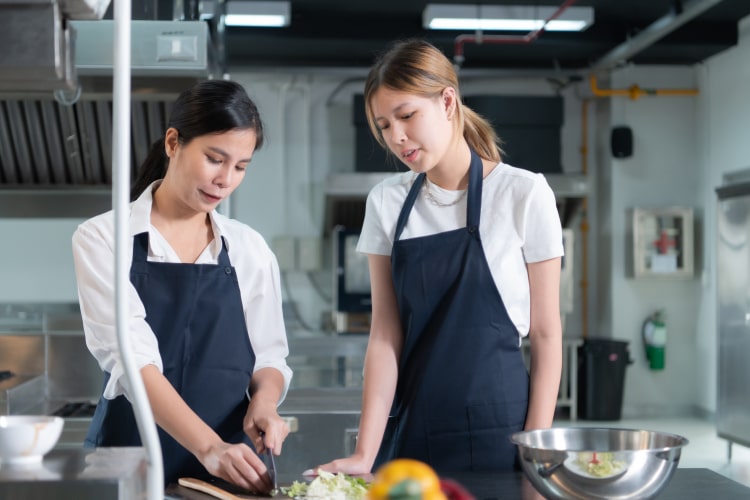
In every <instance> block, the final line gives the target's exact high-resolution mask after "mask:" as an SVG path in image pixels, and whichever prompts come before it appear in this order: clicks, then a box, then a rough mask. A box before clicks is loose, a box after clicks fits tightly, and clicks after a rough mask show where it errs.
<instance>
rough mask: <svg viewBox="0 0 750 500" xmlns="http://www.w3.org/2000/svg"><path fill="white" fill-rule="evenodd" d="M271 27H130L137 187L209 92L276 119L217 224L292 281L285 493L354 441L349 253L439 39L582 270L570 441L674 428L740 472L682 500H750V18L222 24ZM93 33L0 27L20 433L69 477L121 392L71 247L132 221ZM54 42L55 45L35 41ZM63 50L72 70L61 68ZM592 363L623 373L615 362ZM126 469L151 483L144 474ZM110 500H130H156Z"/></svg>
mask: <svg viewBox="0 0 750 500" xmlns="http://www.w3.org/2000/svg"><path fill="white" fill-rule="evenodd" d="M83 3H84V2H81V4H83ZM252 3H253V2H249V1H243V0H228V1H227V2H226V5H225V6H224V5H223V2H215V1H214V2H209V1H207V2H202V3H201V4H190V3H187V2H186V3H184V5H183V2H174V3H173V2H171V1H161V2H154V3H148V2H133V8H132V19H133V21H132V33H133V40H134V45H133V52H132V58H133V63H132V72H133V80H132V83H133V91H132V95H131V98H132V113H131V115H130V119H131V123H132V126H131V136H132V137H131V139H132V145H131V148H130V149H131V153H132V155H131V156H132V165H133V166H132V168H133V169H135V168H136V166H137V165H138V164H140V162H141V161H142V160H143V157H144V156H145V154H146V152H147V150H148V146H149V145H150V143H151V142H152V141H153V140H154V139H155V138H156V137H158V135H159V134H161V132H162V131H163V127H164V119H165V116H166V115H167V114H168V110H169V107H170V103H171V102H172V101H173V100H174V98H175V96H176V95H177V93H179V91H181V90H183V89H184V88H185V87H186V85H187V84H189V82H192V81H194V80H196V79H201V78H208V77H213V78H219V77H221V76H222V75H225V76H228V77H230V78H231V79H232V80H235V81H237V82H239V83H241V84H242V85H243V86H245V88H246V89H247V91H248V93H249V95H250V96H251V97H252V98H253V100H255V102H256V103H258V106H259V109H260V113H261V116H262V117H263V120H264V124H265V127H266V131H267V142H266V144H265V145H264V147H263V148H262V149H261V150H260V151H258V153H257V155H255V157H254V159H253V162H252V166H251V167H250V168H249V169H248V174H247V176H246V178H245V180H244V182H243V183H242V184H241V185H240V187H239V188H238V189H237V190H236V191H235V193H234V194H233V195H232V197H231V199H230V200H229V202H228V203H223V204H222V206H221V207H220V211H222V212H223V213H225V214H227V215H230V216H231V217H233V218H236V219H238V220H240V221H242V222H244V223H247V224H248V225H250V226H251V227H253V228H255V229H256V230H258V231H259V232H260V233H261V234H262V235H263V237H264V238H265V239H266V241H267V242H268V243H269V245H270V246H271V248H272V249H273V250H274V252H275V254H276V257H277V259H278V262H279V267H280V270H281V284H282V293H283V298H284V317H285V322H286V327H287V334H288V339H289V350H290V356H289V358H288V362H289V364H290V366H291V368H292V369H293V370H294V378H293V380H292V385H291V388H290V391H289V393H288V395H287V397H286V400H285V401H284V403H283V404H282V406H281V407H280V413H281V414H282V415H283V416H285V417H287V418H288V419H289V422H290V423H291V424H292V429H293V432H292V433H291V434H290V435H289V437H288V439H287V442H286V443H285V445H284V452H283V453H282V455H281V456H280V457H278V459H277V465H278V468H279V470H280V471H283V472H284V474H286V475H285V476H284V477H288V478H289V479H294V478H297V476H299V475H300V474H301V472H302V471H303V470H305V469H308V468H310V467H312V466H315V465H317V464H320V463H324V462H327V461H329V460H331V459H333V458H336V457H339V456H344V455H346V454H348V453H350V452H351V451H352V450H353V447H354V443H355V442H356V437H357V431H358V429H357V426H358V424H359V411H360V402H361V388H362V367H363V356H364V352H365V348H366V345H367V338H368V337H367V333H368V327H369V319H370V317H369V296H368V293H369V278H368V276H367V264H366V259H365V258H364V257H362V256H360V255H357V254H356V252H354V251H353V245H354V244H355V243H356V239H357V235H358V230H359V228H361V221H362V217H363V214H364V204H365V198H366V195H367V193H368V191H369V189H370V188H371V187H372V186H373V185H374V184H375V183H377V182H379V181H380V180H382V179H383V178H385V177H387V176H390V175H393V174H394V173H395V172H398V171H402V170H403V166H400V165H397V162H396V161H395V160H393V159H389V158H387V157H386V156H385V155H384V153H383V152H382V151H380V150H379V149H378V148H379V146H377V144H376V143H375V142H374V140H373V139H372V137H371V135H370V133H369V130H368V128H367V124H366V120H365V117H364V104H363V101H362V91H363V83H364V77H365V75H366V72H367V68H368V66H369V65H370V64H371V63H372V61H373V58H374V56H375V54H376V53H377V52H379V51H381V50H383V49H384V48H386V46H387V45H388V42H389V41H390V40H395V39H398V38H404V37H407V36H423V37H426V38H428V39H430V40H432V41H433V42H434V43H435V44H436V45H437V46H439V47H440V48H441V50H443V51H444V52H445V53H446V55H448V56H449V57H451V58H454V60H455V61H456V65H457V68H458V71H459V77H460V80H461V85H462V92H463V95H464V97H465V102H466V103H467V104H468V105H470V106H471V107H472V108H474V109H476V110H477V111H479V112H480V113H481V114H483V115H485V116H487V117H489V118H491V119H492V121H493V124H494V125H495V126H496V130H497V132H498V134H499V135H500V137H501V138H503V139H504V140H505V144H504V149H505V151H506V153H507V154H508V159H507V162H508V163H510V164H513V165H515V166H519V167H523V168H528V169H529V170H533V171H538V172H542V173H544V175H545V176H546V178H547V179H548V182H549V183H550V185H551V187H552V188H553V190H554V192H555V195H556V199H557V204H558V209H559V212H560V217H561V221H562V224H563V227H564V236H565V252H566V253H565V258H564V260H563V270H562V283H561V309H562V313H563V318H562V319H563V327H564V353H563V354H564V361H563V377H562V380H561V391H560V396H559V400H558V415H559V418H558V419H557V421H556V424H555V425H556V426H562V427H565V426H577V425H582V426H596V425H606V426H611V427H618V426H625V427H627V426H629V423H633V422H641V423H643V422H645V424H644V425H658V426H659V428H660V430H665V431H668V432H676V433H679V432H681V431H683V430H684V429H683V428H681V427H675V428H674V429H671V428H670V422H673V421H684V419H690V420H691V421H696V422H699V423H700V424H701V426H702V427H703V428H709V429H710V431H711V433H713V434H714V437H715V438H716V439H715V440H712V441H711V444H710V446H711V447H712V448H711V453H713V454H714V455H716V456H719V457H720V458H721V461H722V463H721V464H720V466H718V467H716V468H715V469H716V470H709V469H706V468H704V467H703V466H699V465H696V464H695V463H694V462H690V463H688V464H687V465H685V466H683V465H681V466H680V468H679V469H678V471H677V472H676V473H675V475H674V477H673V478H672V483H670V484H669V485H668V486H667V488H666V489H665V490H664V492H663V495H662V497H663V498H678V497H679V498H705V495H706V494H707V493H706V492H707V491H709V486H710V488H711V489H712V491H718V492H721V491H724V492H725V493H726V494H727V495H730V493H731V495H732V496H735V497H741V496H742V495H743V494H744V495H746V496H750V457H748V453H747V451H748V447H750V390H748V389H747V384H746V382H745V381H747V380H748V379H750V364H748V363H747V362H746V356H747V355H748V353H750V326H749V325H750V320H748V318H750V246H749V245H748V244H747V240H748V237H750V218H749V217H748V213H749V212H750V211H749V210H748V209H749V208H750V198H748V197H747V195H748V191H749V190H748V186H750V141H748V139H747V133H746V130H747V127H746V122H747V119H746V117H747V116H748V115H750V92H749V91H748V90H747V89H748V88H750V64H748V62H747V61H748V60H750V5H747V2H744V1H743V0H723V1H722V0H684V1H682V2H674V1H667V0H664V1H650V0H639V1H636V2H628V7H625V6H620V7H618V6H613V5H612V4H613V3H618V2H608V1H606V0H601V1H599V0H591V1H579V2H563V1H561V0H554V1H553V0H550V1H518V0H516V1H513V2H511V1H496V2H474V3H472V2H453V3H454V4H456V5H457V6H464V7H471V6H472V5H473V6H474V7H476V5H475V4H476V3H482V4H497V5H499V6H503V5H505V6H507V5H519V4H523V5H524V6H525V7H529V8H533V7H539V6H540V5H541V6H544V7H546V8H548V9H550V12H551V13H556V14H560V15H562V14H563V13H564V11H566V10H568V7H571V6H575V7H590V8H591V9H592V12H593V13H592V15H591V17H592V21H593V23H592V24H591V26H589V27H588V28H587V29H586V30H584V31H582V32H581V34H582V35H583V36H582V37H580V38H576V36H578V35H581V34H578V35H573V34H566V33H558V32H554V31H551V30H547V31H545V30H535V29H531V30H529V31H526V32H512V33H508V32H499V33H501V34H496V32H492V31H486V32H482V31H481V30H480V31H475V30H469V31H456V30H448V31H441V32H437V34H436V32H435V31H431V30H429V29H428V28H425V27H423V17H424V16H426V14H425V13H426V12H427V9H426V7H427V2H396V1H390V0H389V1H384V0H382V1H380V2H356V6H354V5H350V4H354V3H355V2H346V1H335V0H320V1H317V0H307V1H300V0H292V1H291V2H265V4H284V7H285V8H286V11H284V12H286V14H287V15H288V21H287V22H288V25H287V26H285V27H280V28H249V27H236V26H231V25H230V23H229V22H227V23H226V25H225V24H224V23H223V17H222V16H226V15H228V14H230V13H234V12H235V10H236V12H237V13H239V12H240V11H242V9H246V8H250V7H251V4H252ZM370 4H372V5H370ZM375 4H378V5H375ZM402 4H403V5H402ZM406 4H408V5H406ZM224 7H225V8H226V11H225V12H222V10H221V9H222V8H224ZM266 7H268V5H266ZM76 8H77V4H76V3H75V2H67V3H59V4H58V2H56V1H53V2H51V3H46V4H42V3H37V2H31V1H27V0H18V2H15V3H10V4H5V3H2V4H0V12H2V13H3V16H0V40H1V41H2V44H3V46H4V47H6V49H4V54H3V55H2V56H0V234H3V235H4V236H3V239H2V241H3V245H2V250H0V256H1V257H2V258H0V415H59V416H62V417H64V422H65V424H64V429H63V432H62V436H61V438H60V440H59V441H58V443H57V446H56V448H55V449H54V450H53V451H52V452H51V454H50V455H49V456H50V457H52V458H55V457H63V456H76V457H80V456H81V455H80V454H82V453H85V452H84V451H83V450H82V442H83V438H84V436H85V433H86V430H87V427H88V424H89V422H90V420H91V415H92V413H93V408H94V406H95V404H96V402H97V400H98V398H99V396H100V393H101V384H102V373H101V370H100V368H99V366H98V365H97V363H96V361H95V360H94V358H93V357H92V356H91V355H90V354H89V352H88V350H87V348H86V345H85V342H84V337H83V329H82V324H81V318H80V313H79V309H78V303H77V301H78V296H77V290H76V282H75V276H74V272H73V263H72V254H71V236H72V234H73V232H74V231H75V229H76V227H77V226H78V225H79V224H80V223H81V222H83V221H84V220H85V219H87V218H89V217H91V216H94V215H96V214H99V213H102V212H104V211H107V210H109V209H110V208H111V207H112V187H111V186H112V179H113V171H112V133H113V131H112V127H111V120H112V100H113V96H112V66H113V62H112V57H111V54H112V52H113V51H114V46H113V42H114V41H113V39H112V38H111V36H112V31H113V21H112V17H113V16H112V5H108V4H99V5H95V6H94V7H92V6H91V5H82V6H81V7H80V10H76ZM90 10H94V11H96V12H95V13H92V12H91V11H90ZM282 11H283V9H282ZM101 17H103V19H101ZM217 19H222V22H219V21H217ZM45 23H46V24H45ZM306 23H312V24H314V23H319V24H320V26H319V27H318V28H317V29H314V28H312V27H311V24H306ZM360 23H364V24H360ZM368 25H371V26H372V27H370V28H368V29H367V30H366V29H365V26H368ZM45 26H47V27H49V29H48V30H47V31H49V33H52V35H50V36H49V37H44V36H39V33H42V32H44V31H45V28H44V27H45ZM217 26H218V27H219V28H220V29H217ZM176 31H179V32H180V33H183V32H184V33H188V35H186V38H187V39H189V40H190V44H187V45H185V46H186V47H187V46H189V49H185V50H186V51H187V52H183V51H182V50H183V49H180V57H177V58H176V59H175V60H176V61H177V62H175V61H169V63H167V64H162V63H160V59H159V57H155V55H156V54H162V52H161V51H164V50H167V51H169V50H175V49H174V43H178V42H175V41H174V40H172V42H171V43H172V45H168V46H167V48H165V45H164V43H165V42H164V40H165V39H164V38H160V37H165V36H166V37H167V39H169V38H168V37H169V33H170V32H176ZM320 33H325V36H323V35H321V34H320ZM587 33H588V35H586V34H587ZM180 36H182V35H180ZM71 37H72V38H74V39H75V43H72V42H71V40H70V38H71ZM307 37H309V38H307ZM493 37H495V38H493ZM180 40H181V41H180V42H179V43H184V39H180ZM219 41H220V42H221V43H218V42H219ZM179 43H178V45H179ZM48 44H49V45H48ZM50 47H54V49H50ZM170 47H171V49H170ZM8 48H10V50H8ZM35 50H38V51H37V52H35ZM50 50H60V51H61V52H60V53H59V54H57V55H60V54H69V59H68V60H66V58H65V57H62V58H59V57H58V58H54V57H53V58H52V61H49V57H48V55H49V51H50ZM68 50H70V52H68ZM193 51H195V54H197V55H195V54H193ZM187 53H190V55H185V54H187ZM194 55H195V57H193V56H194ZM456 56H460V57H456ZM30 60H33V61H37V62H38V65H34V64H32V65H30V69H29V67H27V66H26V62H27V61H30ZM164 60H169V58H165V59H162V60H161V61H164ZM66 64H67V65H68V66H67V69H66ZM49 65H51V66H52V67H50V66H49ZM56 65H58V66H56ZM59 65H62V66H61V67H60V66H59ZM71 65H72V66H71ZM71 67H75V71H71V70H70V68H71ZM60 89H62V90H60ZM655 320H658V321H656V326H657V327H660V328H661V330H660V335H661V336H660V337H659V339H660V340H659V339H657V340H654V337H653V335H652V334H653V330H649V328H653V327H654V325H655ZM665 332H666V333H665ZM597 341H603V342H602V343H601V344H597ZM597 345H599V346H600V347H601V346H605V348H607V349H616V350H617V352H616V355H615V354H613V352H611V351H608V353H607V356H605V358H604V359H599V358H596V356H597V353H596V352H593V351H592V350H591V349H593V348H594V347H593V346H597ZM612 356H615V358H616V359H614V360H613V358H612ZM606 360H609V361H610V362H609V364H608V363H607V362H606ZM587 370H588V371H587ZM587 391H588V392H587ZM604 399H606V401H604V402H603V400H604ZM686 437H687V438H688V439H691V436H690V435H686ZM694 441H696V442H697V441H700V439H698V440H694ZM690 446H691V444H688V445H687V447H686V450H683V454H685V453H687V452H688V450H689V448H690ZM704 446H705V445H704ZM717 448H718V449H717ZM56 454H57V455H56ZM66 454H68V455H66ZM71 454H75V455H71ZM104 459H105V460H106V457H104ZM46 460H47V458H45V461H46ZM124 460H125V461H129V460H132V461H133V463H134V464H135V466H134V470H135V471H136V472H133V471H130V472H128V474H135V476H137V477H138V478H140V479H138V480H143V478H142V476H143V471H142V470H140V469H138V464H139V463H141V461H142V460H143V457H142V455H140V454H138V453H135V454H133V455H129V456H128V457H127V458H125V459H124ZM743 460H744V461H743ZM45 463H46V462H45ZM731 464H734V466H731V467H730V465H731ZM728 470H732V471H734V475H732V474H730V475H729V477H725V474H726V471H728ZM139 471H140V472H139ZM717 471H718V472H717ZM45 473H47V474H48V475H51V478H50V477H47V478H45V477H44V474H40V475H39V476H38V478H37V479H35V480H36V481H37V482H38V483H39V484H38V486H39V487H38V488H36V489H34V487H33V484H31V483H33V482H34V481H31V482H29V481H28V476H27V477H25V478H23V479H22V480H21V479H18V477H14V475H13V474H12V473H9V472H8V470H7V468H5V469H4V468H3V467H2V466H0V499H3V498H16V497H13V496H12V494H10V495H11V496H8V497H6V496H4V495H5V494H4V493H3V491H4V489H5V491H11V488H12V487H13V485H14V484H18V481H22V482H24V484H25V485H26V486H24V488H26V489H24V490H23V491H24V492H25V493H28V494H30V495H32V496H28V495H27V496H25V497H24V498H37V497H34V496H33V495H34V493H33V492H35V491H37V492H40V491H42V488H41V485H42V484H43V483H44V484H48V485H52V486H51V487H58V486H59V484H62V482H63V481H62V480H61V479H60V478H61V476H60V475H59V474H58V473H59V471H58V470H57V469H55V467H54V466H49V467H47V469H45ZM56 474H58V475H57V476H56ZM115 476H116V475H115ZM56 478H57V482H56ZM111 479H112V480H113V481H114V482H113V484H114V486H113V489H114V490H117V489H118V488H121V489H120V493H121V494H123V495H126V496H120V497H119V498H136V497H135V496H134V497H130V496H127V494H128V491H129V490H128V489H127V488H124V489H122V487H121V486H118V485H120V483H119V482H118V481H119V479H120V478H117V477H112V478H111ZM485 479H486V478H485ZM483 480H484V479H483ZM734 480H737V481H738V482H734ZM88 481H90V480H87V479H81V480H79V481H78V482H79V483H80V484H81V487H83V488H85V487H87V486H88V487H90V488H93V486H91V483H90V482H88ZM468 481H469V482H470V481H471V479H469V480H468ZM725 481H726V482H725ZM136 482H137V481H136ZM58 483H59V484H58ZM743 483H744V485H746V486H747V489H742V488H743V486H742V484H743ZM488 484H490V483H487V482H484V483H481V485H480V486H478V487H477V490H476V491H477V493H476V494H477V496H478V497H480V495H482V496H481V498H488V497H497V498H520V496H518V495H519V494H520V493H518V489H517V488H518V487H517V485H516V484H515V483H513V484H510V483H504V484H510V485H509V486H507V488H508V489H507V490H506V492H505V494H506V495H508V496H503V492H502V491H496V490H492V491H491V490H489V489H486V488H487V485H488ZM491 484H493V487H496V488H499V487H500V486H497V485H496V484H495V483H491ZM482 488H485V489H482ZM702 488H705V489H702ZM721 488H727V489H726V490H722V489H721ZM19 491H20V490H19ZM51 491H53V490H52V489H50V490H47V491H46V492H45V495H47V496H45V498H49V493H50V492H51ZM76 491H82V490H76ZM99 491H105V490H99ZM106 491H108V490H106ZM100 494H101V493H100ZM714 496H717V495H716V494H714ZM718 496H719V497H721V495H720V494H719V495H718ZM727 497H729V496H727ZM91 498H94V497H91ZM99 498H102V497H101V496H100V497H99ZM112 498H114V497H112ZM195 498H199V497H195ZM206 498H207V497H206Z"/></svg>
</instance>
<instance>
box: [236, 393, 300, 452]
mask: <svg viewBox="0 0 750 500" xmlns="http://www.w3.org/2000/svg"><path fill="white" fill-rule="evenodd" d="M243 429H244V430H245V434H247V435H248V436H249V437H250V440H251V441H252V443H253V445H255V450H256V451H257V452H258V454H261V453H263V452H265V451H266V449H270V450H271V451H272V452H273V454H274V455H279V454H281V446H282V444H283V443H284V440H285V439H286V437H287V436H288V435H289V424H287V422H286V421H285V420H284V419H282V418H281V417H280V416H279V413H278V412H277V411H276V402H275V401H264V400H263V399H261V398H255V397H254V398H253V399H252V400H251V401H250V404H249V405H248V408H247V413H246V414H245V420H244V422H243Z"/></svg>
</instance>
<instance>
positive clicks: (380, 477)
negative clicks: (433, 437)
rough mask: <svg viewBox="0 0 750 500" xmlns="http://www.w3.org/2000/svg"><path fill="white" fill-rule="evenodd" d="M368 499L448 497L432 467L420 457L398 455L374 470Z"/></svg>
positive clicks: (438, 499) (438, 498)
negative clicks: (400, 456)
mask: <svg viewBox="0 0 750 500" xmlns="http://www.w3.org/2000/svg"><path fill="white" fill-rule="evenodd" d="M368 499H370V500H447V497H446V496H445V494H444V493H443V491H442V489H441V487H440V478H439V477H438V475H437V474H436V473H435V471H434V470H433V469H432V467H430V466H429V465H427V464H426V463H424V462H420V461H419V460H412V459H409V458H397V459H395V460H391V461H390V462H387V463H385V464H383V465H382V466H381V467H380V468H379V469H378V470H377V471H376V472H375V477H374V478H373V481H372V483H371V484H370V489H369V492H368Z"/></svg>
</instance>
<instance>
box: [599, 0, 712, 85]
mask: <svg viewBox="0 0 750 500" xmlns="http://www.w3.org/2000/svg"><path fill="white" fill-rule="evenodd" d="M721 1H722V0H687V1H686V2H684V3H682V8H681V9H680V10H676V9H675V10H673V11H672V12H670V13H669V14H667V15H665V16H663V17H661V18H659V19H657V20H656V21H654V22H653V23H652V24H651V25H649V26H648V27H647V28H646V29H644V30H643V31H641V32H640V33H638V35H636V36H634V37H633V38H631V39H630V40H628V41H627V42H625V43H622V44H620V45H618V46H617V47H615V48H614V49H612V50H611V51H609V52H608V53H607V54H605V55H604V56H603V57H602V58H601V59H599V60H598V61H596V62H595V63H594V64H593V65H592V66H591V70H592V71H604V70H608V69H612V68H614V67H616V66H617V65H619V64H622V63H623V62H624V61H627V60H628V59H630V58H631V57H633V56H634V55H636V54H637V53H638V52H640V51H642V50H644V49H646V48H648V47H649V46H651V45H653V44H654V43H655V42H657V41H658V40H660V39H662V38H664V37H665V36H667V35H668V34H670V33H671V32H673V31H674V30H676V29H677V28H679V27H680V26H682V25H683V24H685V23H687V22H688V21H690V20H692V19H694V18H696V17H698V16H699V15H701V14H702V13H703V12H705V11H706V10H708V9H710V8H711V7H713V6H715V5H716V4H718V3H721ZM676 3H677V4H679V2H676Z"/></svg>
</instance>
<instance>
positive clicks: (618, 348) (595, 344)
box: [578, 338, 631, 420]
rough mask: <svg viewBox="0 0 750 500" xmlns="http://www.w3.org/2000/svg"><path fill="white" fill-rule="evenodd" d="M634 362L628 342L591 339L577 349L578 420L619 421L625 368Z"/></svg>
mask: <svg viewBox="0 0 750 500" xmlns="http://www.w3.org/2000/svg"><path fill="white" fill-rule="evenodd" d="M630 363H631V360H630V352H629V351H628V342H626V341H624V340H612V339H604V338H589V339H585V340H584V341H583V345H581V346H580V347H579V348H578V417H579V418H582V419H584V420H619V419H620V415H621V414H622V395H623V392H624V389H625V369H626V368H627V366H628V365H629V364H630Z"/></svg>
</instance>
